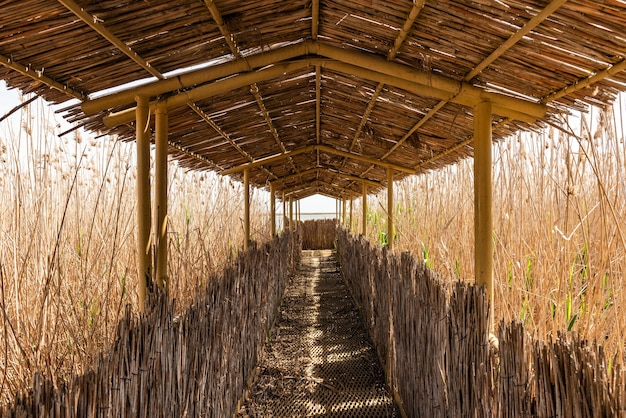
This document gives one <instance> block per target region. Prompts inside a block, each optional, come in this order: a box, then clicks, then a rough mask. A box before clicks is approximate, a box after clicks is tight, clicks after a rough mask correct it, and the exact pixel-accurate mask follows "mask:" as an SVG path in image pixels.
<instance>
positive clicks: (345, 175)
mask: <svg viewBox="0 0 626 418" xmlns="http://www.w3.org/2000/svg"><path fill="white" fill-rule="evenodd" d="M324 171H325V172H331V173H332V174H337V175H339V176H341V177H342V178H345V179H348V180H353V181H357V182H361V183H365V184H367V185H368V186H373V187H381V186H382V183H380V182H379V181H374V180H370V179H366V178H362V177H357V176H353V175H351V174H348V173H342V172H339V171H338V170H332V169H327V170H323V169H322V168H320V167H314V168H309V169H308V170H304V171H301V172H300V173H295V174H289V175H287V176H283V177H279V178H277V179H276V180H273V181H271V182H270V183H272V184H281V183H284V182H287V181H290V180H293V179H297V178H300V177H302V176H306V175H309V174H313V173H320V172H324Z"/></svg>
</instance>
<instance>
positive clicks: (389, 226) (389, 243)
mask: <svg viewBox="0 0 626 418" xmlns="http://www.w3.org/2000/svg"><path fill="white" fill-rule="evenodd" d="M393 231H394V227H393V170H392V169H391V168H388V169H387V248H389V249H391V248H392V247H393Z"/></svg>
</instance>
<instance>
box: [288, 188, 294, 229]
mask: <svg viewBox="0 0 626 418" xmlns="http://www.w3.org/2000/svg"><path fill="white" fill-rule="evenodd" d="M294 229H295V228H294V224H293V197H292V196H289V230H290V231H293V230H294Z"/></svg>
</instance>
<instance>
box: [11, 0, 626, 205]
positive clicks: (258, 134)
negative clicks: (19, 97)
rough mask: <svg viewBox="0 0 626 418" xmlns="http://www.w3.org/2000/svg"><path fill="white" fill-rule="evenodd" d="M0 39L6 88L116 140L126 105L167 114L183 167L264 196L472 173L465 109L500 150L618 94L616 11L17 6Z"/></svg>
mask: <svg viewBox="0 0 626 418" xmlns="http://www.w3.org/2000/svg"><path fill="white" fill-rule="evenodd" d="M0 22H2V24H1V25H0V61H1V63H2V64H3V65H2V66H1V67H0V77H1V78H2V79H4V80H6V82H7V83H8V84H9V85H10V86H12V87H17V88H19V89H21V90H22V91H24V92H33V93H36V94H38V95H41V96H42V97H44V98H45V99H47V100H49V101H51V102H55V103H61V102H65V101H67V100H68V99H71V98H76V99H78V100H79V103H78V104H70V105H68V106H67V112H66V117H67V118H68V119H69V120H71V121H74V122H77V123H79V124H82V125H83V126H84V127H86V128H88V129H92V130H105V129H106V130H108V131H109V132H111V133H115V134H118V135H120V136H121V137H122V138H124V139H127V140H132V139H134V129H133V126H132V125H133V118H134V112H133V108H134V103H135V102H134V97H135V94H137V93H139V94H143V95H147V96H149V97H150V100H151V101H152V102H153V104H154V103H156V102H157V101H160V102H165V103H167V105H168V112H169V120H170V134H169V141H170V145H171V146H170V152H171V154H172V156H173V157H174V158H175V159H177V160H179V162H180V163H181V164H182V165H183V166H187V167H189V168H192V169H208V170H216V171H219V172H222V173H224V174H231V175H234V176H239V175H240V173H241V171H242V169H243V167H249V168H250V180H251V182H252V183H253V184H256V185H257V186H260V187H263V186H265V185H267V184H268V183H270V182H271V183H273V184H274V186H275V187H274V188H275V190H276V191H277V194H278V196H279V197H280V196H281V192H285V193H287V195H293V196H295V197H296V198H302V197H306V196H309V195H312V194H316V193H320V194H326V195H329V196H332V197H344V196H349V195H357V194H360V193H361V190H362V188H361V187H362V183H363V182H365V183H366V184H367V185H368V187H369V190H370V191H374V190H377V189H380V188H382V187H384V186H385V185H386V169H387V168H391V169H393V170H394V171H395V176H396V178H400V177H403V176H406V175H409V174H411V173H420V172H423V171H424V170H429V169H436V168H439V167H442V166H444V165H446V164H451V163H454V162H456V161H457V160H459V159H460V158H464V157H466V156H471V155H472V153H473V144H472V135H473V130H472V113H473V106H474V105H475V104H476V103H477V102H478V101H479V100H484V99H488V100H490V101H492V103H493V109H494V115H493V137H494V140H499V139H502V138H503V137H505V136H507V135H509V134H511V133H513V132H515V131H517V130H519V129H532V128H533V127H537V126H541V124H542V123H543V122H545V121H548V120H550V119H553V118H556V116H558V115H559V114H560V113H563V112H568V111H569V110H571V109H584V108H585V107H586V106H587V105H589V104H594V105H607V104H610V103H611V102H612V101H613V99H614V97H615V96H616V94H617V93H618V92H620V91H623V90H624V89H625V88H626V71H624V69H625V68H626V62H625V59H624V58H625V57H626V35H624V27H626V3H625V2H624V1H619V0H605V1H602V2H598V1H585V0H570V1H567V0H555V1H545V0H498V1H469V0H455V1H448V0H432V1H420V0H415V1H408V0H384V1H383V0H349V1H348V0H333V1H326V0H290V1H281V0H258V1H239V0H205V1H201V0H177V1H171V0H145V1H130V0H104V1H87V0H58V1H57V0H20V1H16V0H14V1H8V2H4V3H3V5H2V7H1V8H0ZM173 72H176V73H173ZM181 74H182V75H181ZM138 81H141V82H143V83H147V84H146V85H145V86H144V87H141V88H138V87H129V86H128V85H127V83H133V82H138ZM111 89H118V91H117V92H116V93H111V91H112V90H111ZM98 96H102V97H104V98H100V99H95V98H96V97H98ZM94 99H95V100H94ZM81 103H82V106H81Z"/></svg>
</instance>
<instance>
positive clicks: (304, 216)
mask: <svg viewBox="0 0 626 418" xmlns="http://www.w3.org/2000/svg"><path fill="white" fill-rule="evenodd" d="M336 217H337V215H336V214H335V212H332V213H330V212H308V213H301V214H300V220H302V221H309V220H312V219H335V218H336ZM282 221H283V219H282V216H281V214H278V215H277V216H276V228H277V229H278V230H281V229H283V222H282Z"/></svg>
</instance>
